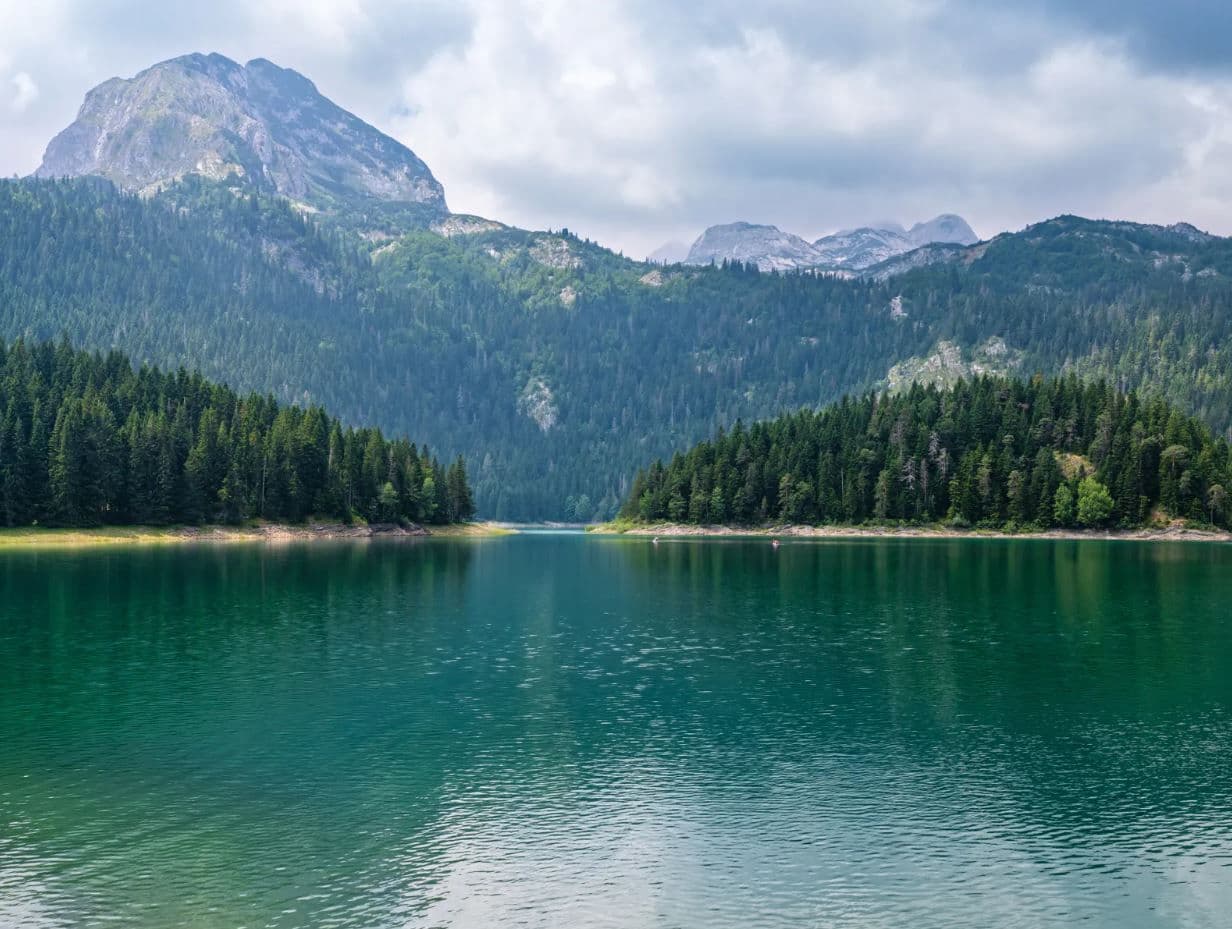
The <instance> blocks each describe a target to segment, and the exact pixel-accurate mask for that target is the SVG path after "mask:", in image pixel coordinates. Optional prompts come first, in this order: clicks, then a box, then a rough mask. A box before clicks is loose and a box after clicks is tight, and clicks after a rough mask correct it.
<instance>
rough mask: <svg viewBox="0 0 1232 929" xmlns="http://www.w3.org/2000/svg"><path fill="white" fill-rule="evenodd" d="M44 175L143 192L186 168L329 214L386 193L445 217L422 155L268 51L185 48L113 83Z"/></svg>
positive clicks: (94, 93)
mask: <svg viewBox="0 0 1232 929" xmlns="http://www.w3.org/2000/svg"><path fill="white" fill-rule="evenodd" d="M36 174H37V175H38V176H40V177H65V176H67V177H77V176H85V175H97V176H101V177H105V178H107V179H108V180H110V181H112V182H113V183H115V184H116V185H117V186H118V187H120V188H122V189H124V190H127V191H135V192H139V193H143V194H149V193H154V192H156V191H158V190H160V189H162V188H163V187H165V186H166V185H168V184H170V183H173V182H175V181H177V180H179V179H180V178H182V177H184V176H186V175H193V174H195V175H201V176H203V177H207V178H212V179H223V178H226V177H229V176H236V177H238V178H239V179H240V181H241V183H244V184H247V185H251V186H252V187H255V188H257V189H260V190H265V191H269V192H273V193H278V194H281V195H283V196H286V197H288V198H290V199H292V200H295V201H298V202H301V203H303V204H305V205H306V206H308V207H311V208H313V209H318V210H324V211H329V210H334V209H337V208H339V207H342V206H345V205H348V204H349V203H354V202H357V201H364V200H377V201H385V202H394V203H411V204H421V205H423V206H426V207H428V208H429V209H431V210H435V211H439V212H441V213H444V212H446V205H445V193H444V190H443V189H442V188H441V185H440V184H439V183H438V182H437V180H436V178H434V177H433V176H432V172H431V171H430V170H429V169H428V166H427V165H426V164H424V163H423V161H421V160H420V159H419V158H418V157H417V156H416V155H415V153H414V152H412V151H411V150H410V149H408V148H407V147H406V146H404V145H403V144H402V143H401V142H398V141H397V140H395V139H393V138H390V137H389V136H387V135H385V134H384V133H382V132H380V131H379V130H377V129H375V128H374V127H372V126H370V125H368V124H367V123H365V122H364V121H363V120H361V119H359V117H357V116H355V115H354V114H352V113H349V112H347V111H346V110H344V109H342V108H341V107H340V106H338V105H337V104H335V103H334V102H333V101H331V100H329V99H328V98H326V97H324V96H323V95H322V94H321V93H320V92H319V91H318V90H317V88H316V85H315V84H313V83H312V81H310V80H309V79H308V78H306V77H304V76H303V75H302V74H299V73H298V72H296V71H293V70H290V69H289V68H281V67H279V66H278V65H276V64H274V63H272V62H270V61H267V60H266V59H264V58H257V59H254V60H252V61H250V62H248V64H246V65H241V64H239V63H237V62H235V61H232V60H231V59H229V58H227V57H225V56H223V55H218V54H209V55H206V54H192V55H184V56H181V57H179V58H172V59H170V60H169V61H164V62H161V63H160V64H156V65H154V66H153V67H150V68H147V69H146V70H145V71H142V72H141V73H140V74H138V75H137V76H136V77H133V78H131V79H127V80H125V79H122V78H112V79H111V80H109V81H105V82H104V83H102V84H100V85H99V86H97V87H95V88H94V89H93V90H91V91H90V92H89V93H88V94H86V98H85V102H84V103H83V104H82V106H81V109H80V111H79V112H78V114H77V118H76V120H74V121H73V123H72V125H70V126H69V127H68V128H66V129H65V130H64V131H63V132H61V133H60V134H59V135H57V136H56V137H55V138H54V139H52V140H51V143H50V144H49V145H48V146H47V151H46V153H45V154H44V156H43V163H42V165H41V166H40V167H39V169H38V171H37V172H36Z"/></svg>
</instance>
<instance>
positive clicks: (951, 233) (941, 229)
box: [907, 213, 980, 248]
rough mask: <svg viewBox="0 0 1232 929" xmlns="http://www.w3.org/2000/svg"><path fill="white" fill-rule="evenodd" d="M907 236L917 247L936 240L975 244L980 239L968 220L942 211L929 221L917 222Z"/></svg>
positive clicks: (947, 242)
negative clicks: (968, 223)
mask: <svg viewBox="0 0 1232 929" xmlns="http://www.w3.org/2000/svg"><path fill="white" fill-rule="evenodd" d="M907 237H908V238H909V239H910V240H911V243H912V244H913V245H914V246H915V247H916V248H919V247H920V246H921V245H931V244H933V243H934V242H939V243H946V244H957V245H974V244H975V243H976V242H978V241H979V240H980V239H979V236H977V235H976V234H975V231H974V230H973V229H972V228H971V227H970V226H968V225H967V221H966V220H965V219H963V218H962V217H961V216H956V215H955V214H953V213H942V214H941V215H940V216H935V217H933V218H932V219H930V220H928V221H927V222H923V223H916V224H915V225H914V226H912V227H911V230H910V231H909V232H908V233H907Z"/></svg>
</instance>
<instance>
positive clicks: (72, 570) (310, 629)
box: [0, 536, 1232, 927]
mask: <svg viewBox="0 0 1232 929" xmlns="http://www.w3.org/2000/svg"><path fill="white" fill-rule="evenodd" d="M1229 567H1232V555H1230V553H1229V551H1228V550H1227V549H1223V548H1219V547H1215V546H1200V545H1199V546H1193V545H1190V546H1181V545H1172V546H1167V545H1100V544H1092V543H1068V542H1064V543H1042V542H1013V543H1002V542H993V541H978V542H971V541H946V540H941V541H932V540H926V541H918V540H912V541H873V542H863V541H855V542H850V541H848V542H842V543H809V544H786V545H784V546H783V547H782V548H781V549H779V550H777V551H775V550H772V549H771V548H770V546H768V545H766V544H765V543H764V542H753V543H740V542H730V543H698V542H680V543H676V542H673V543H665V544H661V545H659V546H651V545H649V543H647V542H644V541H641V540H629V539H614V540H599V539H582V538H577V537H568V536H544V537H522V538H513V539H505V540H495V541H491V542H485V543H483V544H479V545H476V544H473V543H469V542H430V543H423V544H409V545H408V544H397V543H393V544H372V545H345V544H344V545H338V546H287V547H283V548H260V547H249V546H236V547H216V548H214V547H201V548H194V549H145V550H132V551H121V550H109V551H105V552H87V553H79V554H68V553H47V552H44V553H38V554H30V553H15V554H14V555H12V556H11V557H10V556H7V555H6V556H5V557H4V558H3V559H0V602H3V603H5V604H6V606H7V608H6V610H5V612H4V616H3V618H2V619H0V744H3V745H5V746H7V747H8V749H7V750H6V752H5V753H4V754H3V756H0V823H3V824H7V830H6V831H3V832H0V835H2V836H3V837H2V838H0V900H2V901H4V903H2V904H0V923H5V922H6V921H7V922H14V923H15V922H18V921H22V922H30V923H33V924H38V923H41V924H44V925H92V924H96V923H102V922H103V921H106V920H109V919H116V920H118V921H119V922H120V923H121V924H128V925H135V926H146V925H148V926H171V925H193V926H200V925H211V924H217V925H236V924H241V923H244V924H257V925H269V926H300V925H335V926H407V925H409V926H437V925H453V926H488V925H525V926H555V925H603V926H630V927H633V926H650V925H672V926H720V927H721V926H744V925H753V924H755V925H765V926H776V925H781V926H794V925H818V924H822V925H866V924H870V923H871V924H879V923H880V924H904V923H910V924H913V925H946V926H986V925H1005V924H1013V925H1058V924H1068V923H1070V922H1075V921H1077V920H1079V919H1088V920H1092V921H1094V923H1095V924H1097V925H1118V926H1120V925H1127V926H1135V925H1137V926H1156V925H1195V926H1204V925H1212V926H1213V925H1217V924H1218V923H1217V922H1215V921H1212V920H1213V919H1214V915H1215V914H1217V913H1220V912H1224V911H1232V881H1230V877H1229V870H1230V869H1229V867H1228V863H1229V861H1232V783H1230V780H1229V773H1228V772H1229V771H1230V770H1232V754H1230V745H1232V740H1230V738H1229V737H1230V736H1232V722H1230V721H1229V717H1228V709H1229V706H1230V705H1232V690H1230V688H1232V681H1230V678H1229V676H1228V675H1227V673H1226V669H1227V668H1228V667H1229V659H1232V629H1229V626H1228V622H1227V618H1226V616H1225V609H1224V604H1225V603H1226V602H1227V599H1228V594H1229V593H1230V592H1232V572H1230V571H1229V570H1228V569H1229Z"/></svg>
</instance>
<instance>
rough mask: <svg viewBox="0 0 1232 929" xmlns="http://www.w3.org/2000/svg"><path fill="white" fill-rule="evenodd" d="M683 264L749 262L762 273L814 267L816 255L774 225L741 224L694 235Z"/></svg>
mask: <svg viewBox="0 0 1232 929" xmlns="http://www.w3.org/2000/svg"><path fill="white" fill-rule="evenodd" d="M684 261H685V264H691V265H708V264H721V263H722V262H724V261H740V262H752V263H754V264H756V265H757V266H758V267H759V268H760V269H761V270H763V271H785V270H788V269H791V268H803V267H808V266H810V265H814V264H816V263H817V253H816V252H815V251H814V249H813V246H811V245H810V244H809V243H808V242H806V241H805V240H804V239H802V238H800V237H799V236H798V235H792V234H791V233H789V232H783V231H781V230H780V229H779V228H778V227H777V226H759V225H756V224H755V223H743V222H741V223H727V224H726V225H722V226H711V227H710V228H709V229H707V230H706V231H705V232H703V233H702V234H701V235H700V236H698V238H697V241H696V242H694V243H693V245H692V247H691V248H690V249H689V254H688V255H687V256H686V257H685V260H684Z"/></svg>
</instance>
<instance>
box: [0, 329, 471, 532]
mask: <svg viewBox="0 0 1232 929" xmlns="http://www.w3.org/2000/svg"><path fill="white" fill-rule="evenodd" d="M473 509H474V508H473V504H472V502H471V494H470V488H469V487H468V485H467V480H466V469H465V466H464V465H463V463H462V461H461V459H459V460H457V461H455V462H454V463H453V464H452V465H450V466H449V467H448V468H442V467H441V465H440V464H439V463H438V462H437V461H436V459H434V458H433V457H432V456H431V455H430V454H429V453H428V450H427V449H426V448H417V447H416V446H415V445H413V444H411V443H410V442H408V441H405V440H398V441H389V440H387V439H385V438H384V436H382V434H381V432H380V430H378V429H352V428H349V427H343V426H342V425H341V424H340V423H339V422H338V421H337V420H336V419H332V418H331V417H329V416H327V415H326V414H325V412H324V411H323V410H322V409H321V408H320V407H317V406H308V407H304V408H300V407H295V406H279V405H278V404H277V403H276V402H275V401H274V400H272V399H271V398H269V397H263V396H260V395H256V394H252V395H248V396H240V395H238V394H236V393H234V392H233V391H231V390H229V389H227V388H226V387H221V386H219V385H216V384H211V383H210V382H209V381H206V380H205V379H204V378H202V377H201V376H200V375H198V374H189V373H187V372H185V371H183V370H181V371H179V372H178V373H176V374H169V373H162V372H159V371H157V370H153V369H151V368H146V367H143V368H141V369H140V370H134V369H133V367H132V365H131V364H130V363H129V361H128V359H127V358H125V357H124V356H122V355H120V354H118V353H114V352H113V353H109V354H107V355H101V354H89V353H86V352H80V351H73V350H72V349H70V348H69V347H68V346H67V345H66V344H63V343H61V344H59V345H56V346H53V345H51V344H48V343H42V344H39V345H34V346H27V345H25V344H24V343H22V342H17V343H15V344H13V345H11V346H7V345H5V344H4V343H3V342H0V525H5V526H28V525H32V524H34V523H39V524H43V525H54V526H94V525H102V524H110V525H124V524H143V525H160V524H167V523H202V522H238V521H240V520H245V519H250V518H258V517H259V518H263V519H270V520H279V521H291V522H298V521H300V520H302V519H304V518H305V517H307V516H309V515H312V516H315V517H321V518H332V519H340V520H344V521H350V520H352V519H354V518H361V519H365V520H370V521H378V522H394V521H413V522H417V523H447V522H453V521H456V520H464V519H467V518H469V517H470V516H471V515H472V513H473Z"/></svg>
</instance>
